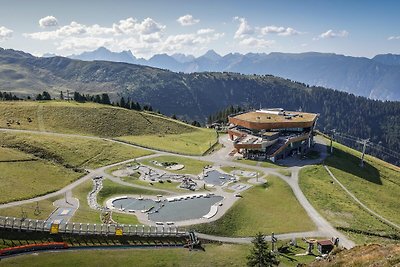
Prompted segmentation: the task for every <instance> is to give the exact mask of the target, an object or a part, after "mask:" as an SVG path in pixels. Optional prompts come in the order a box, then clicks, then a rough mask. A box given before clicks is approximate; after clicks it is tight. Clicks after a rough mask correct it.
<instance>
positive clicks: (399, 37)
mask: <svg viewBox="0 0 400 267" xmlns="http://www.w3.org/2000/svg"><path fill="white" fill-rule="evenodd" d="M388 40H389V41H392V40H400V35H399V36H390V37H388Z"/></svg>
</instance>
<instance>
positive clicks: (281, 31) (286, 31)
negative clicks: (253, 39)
mask: <svg viewBox="0 0 400 267" xmlns="http://www.w3.org/2000/svg"><path fill="white" fill-rule="evenodd" d="M259 30H260V33H261V34H262V35H267V34H270V33H272V34H278V35H280V36H292V35H298V34H301V32H299V31H296V30H295V29H293V28H291V27H287V28H285V27H278V26H274V25H272V26H265V27H263V28H260V29H259Z"/></svg>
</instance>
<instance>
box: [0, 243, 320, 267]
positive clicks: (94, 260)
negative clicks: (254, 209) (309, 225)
mask: <svg viewBox="0 0 400 267" xmlns="http://www.w3.org/2000/svg"><path fill="white" fill-rule="evenodd" d="M72 239H73V238H72ZM93 241H94V240H88V241H86V240H85V241H83V240H78V239H77V240H75V241H74V244H75V245H76V244H77V243H78V242H79V243H81V244H82V245H91V242H93ZM100 241H101V240H100V239H99V240H96V242H95V245H96V244H97V243H99V242H100ZM31 242H32V241H31ZM164 242H165V241H164ZM108 243H114V244H119V243H121V241H120V240H118V239H115V240H112V241H109V242H108ZM297 244H298V246H297V247H292V246H290V247H288V249H287V250H286V251H284V252H282V253H280V254H279V256H278V259H279V260H280V264H279V266H280V267H294V266H297V264H299V263H303V264H304V263H310V262H311V261H313V260H314V259H315V256H313V255H307V256H295V254H299V253H304V252H305V250H306V248H307V245H306V244H305V243H304V241H302V240H300V239H298V240H297ZM282 245H283V246H285V245H287V241H283V240H278V243H277V247H278V248H279V247H281V246H282ZM203 247H204V251H201V250H193V251H189V250H187V249H182V248H162V249H119V250H109V251H107V252H106V253H104V251H101V250H89V251H88V250H86V251H60V253H46V252H44V253H39V254H37V255H22V256H18V257H15V258H8V259H4V260H3V261H2V264H3V265H4V266H28V265H29V266H60V267H62V266H74V265H82V266H102V265H103V263H104V262H107V266H245V265H246V256H247V255H248V254H249V251H250V247H251V245H238V244H204V245H203ZM314 253H315V254H316V255H318V253H317V251H316V249H314ZM3 265H2V266H3Z"/></svg>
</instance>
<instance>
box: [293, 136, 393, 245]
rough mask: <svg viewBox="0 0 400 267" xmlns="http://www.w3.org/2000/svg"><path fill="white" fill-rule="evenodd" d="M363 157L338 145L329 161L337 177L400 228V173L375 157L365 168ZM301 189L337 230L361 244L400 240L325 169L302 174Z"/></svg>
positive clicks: (313, 169)
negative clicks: (362, 206)
mask: <svg viewBox="0 0 400 267" xmlns="http://www.w3.org/2000/svg"><path fill="white" fill-rule="evenodd" d="M359 163H360V153H359V152H358V151H355V150H353V149H350V148H348V147H345V146H343V145H341V144H335V151H334V155H333V156H330V157H328V158H327V159H326V160H325V164H326V166H328V168H329V169H330V170H331V172H332V173H333V174H334V175H335V177H336V178H337V179H338V180H339V181H340V182H341V183H342V184H343V185H344V186H345V187H346V188H347V189H348V190H349V191H350V192H352V193H353V194H354V195H355V196H356V197H357V198H358V199H359V200H360V201H361V202H363V203H364V204H365V205H366V206H367V207H369V208H370V209H372V210H373V211H375V212H376V213H378V214H380V215H381V216H383V217H385V218H386V219H388V220H390V221H392V222H394V223H397V224H400V202H399V192H400V182H399V181H400V169H399V168H398V167H396V166H393V165H391V164H388V163H386V162H383V161H381V160H379V159H376V158H374V157H371V156H367V157H366V165H365V167H364V168H361V167H360V166H359ZM300 186H301V189H302V190H303V192H304V193H305V195H306V197H307V198H308V199H309V200H310V202H311V204H312V205H313V206H314V207H316V208H317V209H318V210H319V212H321V214H322V215H323V216H324V217H325V218H327V219H328V220H329V221H330V222H331V223H332V224H333V225H334V226H335V227H338V228H339V229H340V230H343V231H344V232H345V233H347V234H348V235H350V237H351V238H353V239H355V240H356V241H357V242H358V243H361V244H362V243H365V242H367V243H368V242H376V241H378V242H382V241H385V242H388V241H391V240H392V241H395V240H399V239H400V234H399V232H398V231H397V230H396V229H394V228H392V227H390V226H388V225H386V224H384V223H382V222H381V221H380V220H378V219H377V218H376V217H374V216H372V215H371V214H369V213H368V212H367V211H365V210H364V209H362V208H361V207H360V206H359V205H358V204H357V203H356V202H355V201H354V200H353V199H351V198H350V197H349V196H348V195H347V194H346V192H345V191H344V190H343V189H342V188H341V187H340V186H339V185H338V184H336V183H335V182H334V181H333V180H332V178H331V177H330V176H329V174H328V172H327V171H326V170H325V169H324V167H323V166H322V165H316V166H309V167H306V168H304V169H302V170H301V172H300Z"/></svg>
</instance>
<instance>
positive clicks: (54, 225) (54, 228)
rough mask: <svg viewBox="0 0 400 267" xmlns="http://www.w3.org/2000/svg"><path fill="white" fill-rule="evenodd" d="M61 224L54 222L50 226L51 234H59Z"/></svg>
mask: <svg viewBox="0 0 400 267" xmlns="http://www.w3.org/2000/svg"><path fill="white" fill-rule="evenodd" d="M59 229H60V225H59V224H58V223H52V224H51V226H50V234H58V231H59Z"/></svg>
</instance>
